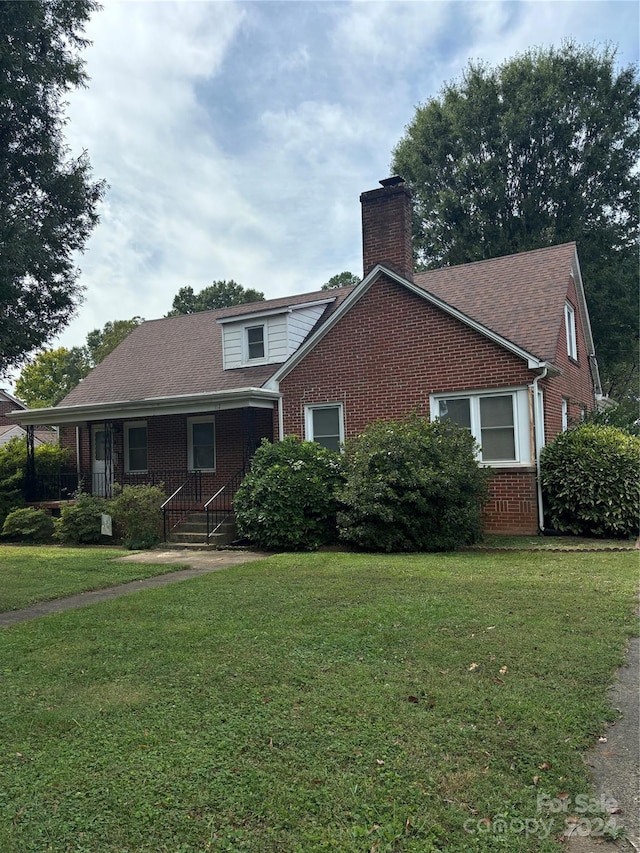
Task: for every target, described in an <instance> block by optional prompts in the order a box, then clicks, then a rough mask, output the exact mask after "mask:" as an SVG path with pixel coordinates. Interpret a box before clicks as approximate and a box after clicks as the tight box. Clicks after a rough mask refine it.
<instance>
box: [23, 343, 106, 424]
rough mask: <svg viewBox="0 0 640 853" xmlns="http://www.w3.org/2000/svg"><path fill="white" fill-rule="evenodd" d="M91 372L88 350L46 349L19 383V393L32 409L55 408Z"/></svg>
mask: <svg viewBox="0 0 640 853" xmlns="http://www.w3.org/2000/svg"><path fill="white" fill-rule="evenodd" d="M89 370H90V366H89V363H88V361H87V357H86V351H85V349H84V347H73V348H72V349H66V348H65V347H58V348H57V349H49V350H43V351H42V352H40V353H38V355H37V356H36V357H35V358H34V359H33V361H31V362H29V363H28V364H26V365H25V366H24V367H23V369H22V372H21V373H20V376H19V377H18V379H17V380H16V394H17V395H18V397H20V399H21V400H23V401H24V402H25V403H26V404H27V406H29V408H31V409H42V408H44V407H47V406H55V405H56V403H59V402H60V400H62V398H63V397H66V395H67V394H68V393H69V391H71V390H72V389H73V388H75V387H76V385H77V384H78V382H80V380H81V379H83V378H84V377H85V376H86V375H87V373H88V372H89Z"/></svg>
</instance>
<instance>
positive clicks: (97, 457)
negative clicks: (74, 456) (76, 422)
mask: <svg viewBox="0 0 640 853" xmlns="http://www.w3.org/2000/svg"><path fill="white" fill-rule="evenodd" d="M91 479H92V489H91V491H92V494H94V495H101V496H102V497H110V496H111V482H112V480H113V470H112V457H111V430H110V429H109V428H108V427H107V426H106V425H105V424H93V426H92V427H91Z"/></svg>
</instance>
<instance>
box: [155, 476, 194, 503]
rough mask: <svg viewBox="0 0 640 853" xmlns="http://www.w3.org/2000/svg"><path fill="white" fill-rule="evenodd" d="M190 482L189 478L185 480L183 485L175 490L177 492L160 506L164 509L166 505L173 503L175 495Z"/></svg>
mask: <svg viewBox="0 0 640 853" xmlns="http://www.w3.org/2000/svg"><path fill="white" fill-rule="evenodd" d="M188 482H189V481H188V480H185V481H184V483H183V484H182V485H181V486H178V488H177V489H176V490H175V492H174V493H173V494H172V495H171V496H170V497H168V498H167V499H166V501H165V502H164V503H163V504H162V505H161V506H160V509H162V510H164V508H165V507H166V505H167V504H169V503H171V501H172V500H173V499H174V498H175V496H176V495H177V494H178V492H181V491H182V490H183V489H184V487H185V486H186V485H187V483H188Z"/></svg>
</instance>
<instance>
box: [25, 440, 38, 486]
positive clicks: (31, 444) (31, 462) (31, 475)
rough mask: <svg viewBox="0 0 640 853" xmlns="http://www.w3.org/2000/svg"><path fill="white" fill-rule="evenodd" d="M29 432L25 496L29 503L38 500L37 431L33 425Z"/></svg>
mask: <svg viewBox="0 0 640 853" xmlns="http://www.w3.org/2000/svg"><path fill="white" fill-rule="evenodd" d="M25 429H26V432H27V471H26V482H25V495H26V498H27V500H28V501H33V500H35V499H36V451H35V429H34V426H33V424H28V425H27V426H26V427H25Z"/></svg>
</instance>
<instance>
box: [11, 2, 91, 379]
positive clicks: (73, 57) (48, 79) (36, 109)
mask: <svg viewBox="0 0 640 853" xmlns="http://www.w3.org/2000/svg"><path fill="white" fill-rule="evenodd" d="M97 8H98V4H97V3H96V2H95V0H29V2H24V3H16V2H11V3H0V305H1V306H2V310H1V312H0V375H4V374H6V373H7V372H8V371H9V370H10V369H11V368H12V367H15V366H16V365H18V364H20V363H21V362H22V361H23V360H24V357H25V356H26V355H28V354H29V353H30V352H32V351H33V350H35V349H37V348H38V347H41V346H42V345H43V344H45V343H46V342H47V341H48V340H50V338H51V337H53V336H54V335H55V334H56V333H57V332H59V331H60V330H61V329H62V328H63V327H64V326H65V325H66V324H67V323H68V321H69V319H70V318H71V316H72V315H73V313H74V312H75V310H76V306H77V305H78V303H79V301H80V300H81V296H82V288H81V286H80V284H79V282H78V274H79V271H78V269H77V267H76V264H75V261H74V253H75V252H78V251H82V249H83V247H84V245H85V242H86V240H87V238H88V236H89V234H90V233H91V231H92V229H93V228H94V226H95V224H96V222H97V219H98V217H97V212H96V211H97V205H98V202H99V200H100V198H101V197H102V195H103V193H104V189H105V185H104V183H103V182H101V181H97V182H95V181H92V179H91V167H90V164H89V160H88V157H87V155H86V153H83V154H82V155H80V157H77V158H73V157H71V156H70V155H69V151H68V149H67V147H66V145H65V142H64V137H63V129H64V125H65V122H66V118H65V113H64V110H65V101H64V98H65V95H66V93H67V92H68V91H69V90H71V89H73V88H76V87H79V86H84V85H86V81H87V77H86V74H85V72H84V63H83V61H82V60H81V59H80V56H79V53H80V51H81V49H82V48H83V47H85V46H86V44H87V41H86V39H84V38H83V37H82V34H83V32H84V27H85V24H86V22H87V21H88V19H89V17H90V15H91V13H92V12H93V11H94V10H95V9H97Z"/></svg>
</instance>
